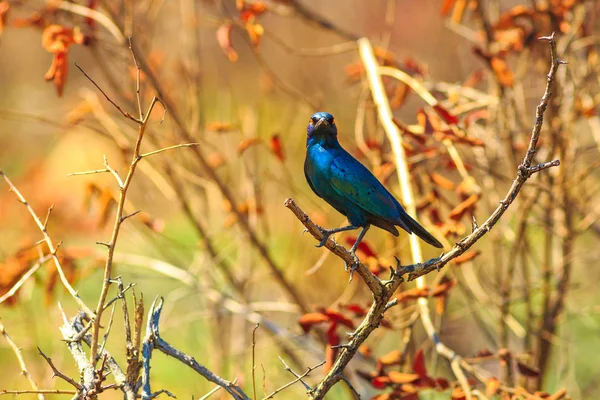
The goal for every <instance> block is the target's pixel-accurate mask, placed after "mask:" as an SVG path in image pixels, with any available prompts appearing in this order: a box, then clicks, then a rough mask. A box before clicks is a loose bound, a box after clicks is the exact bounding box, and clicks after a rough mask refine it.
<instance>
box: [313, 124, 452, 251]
mask: <svg viewBox="0 0 600 400" xmlns="http://www.w3.org/2000/svg"><path fill="white" fill-rule="evenodd" d="M306 130H307V139H306V159H305V161H304V175H305V176H306V180H307V181H308V184H309V185H310V187H311V189H312V190H313V191H314V192H315V193H316V194H317V195H318V196H319V197H321V198H322V199H323V200H325V201H326V202H327V203H329V204H330V205H331V206H332V207H333V208H335V209H336V210H337V211H339V212H340V213H342V214H343V215H345V216H346V217H347V218H348V221H349V222H350V224H351V225H349V226H347V227H343V228H337V229H330V230H323V236H324V239H323V240H322V241H321V243H320V244H319V246H323V245H324V244H325V242H326V241H327V238H328V237H329V236H330V235H331V234H333V233H336V232H341V231H346V230H352V229H358V228H363V229H362V230H361V232H360V234H359V235H358V238H357V240H356V242H355V243H354V245H353V246H352V249H351V252H352V253H353V254H354V252H355V251H356V248H357V247H358V244H359V243H360V241H361V240H362V238H363V237H364V235H365V233H366V232H367V230H368V229H369V227H370V225H375V226H377V227H379V228H381V229H385V230H386V231H388V232H390V233H392V234H394V235H395V236H398V230H397V229H396V226H399V227H401V228H402V229H404V230H405V231H407V232H408V233H415V234H416V235H417V236H419V237H420V238H421V239H423V240H424V241H425V242H427V243H429V244H431V245H432V246H435V247H438V248H441V247H442V244H441V243H440V242H439V241H438V240H437V239H436V238H434V237H433V236H432V235H431V234H430V233H429V232H427V231H426V230H425V228H423V227H422V226H421V225H419V223H418V222H417V221H415V220H414V219H412V218H411V217H410V216H409V215H408V214H407V213H406V211H404V209H403V208H402V206H401V205H400V203H398V201H397V200H396V199H395V198H394V196H392V195H391V194H390V192H388V191H387V189H386V188H385V187H384V186H383V185H382V184H381V183H380V182H379V181H378V180H377V178H375V176H374V175H373V174H372V173H371V172H370V171H369V170H368V169H367V168H366V167H365V166H364V165H362V164H361V163H360V162H359V161H358V160H356V159H355V158H354V157H352V155H350V153H348V152H347V151H346V150H344V149H343V148H342V146H340V144H339V142H338V140H337V127H336V125H335V122H334V119H333V115H331V114H329V113H326V112H318V113H315V114H314V115H313V116H312V117H311V119H310V121H309V123H308V127H307V128H306Z"/></svg>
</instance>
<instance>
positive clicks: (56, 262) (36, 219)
mask: <svg viewBox="0 0 600 400" xmlns="http://www.w3.org/2000/svg"><path fill="white" fill-rule="evenodd" d="M0 176H2V177H3V178H4V180H5V181H6V183H7V184H8V186H9V187H10V190H11V191H12V192H14V193H15V195H16V196H17V199H18V200H19V201H20V202H21V203H22V204H23V205H25V207H26V208H27V211H29V214H31V217H32V218H33V221H34V222H35V224H36V225H37V226H38V228H39V229H40V231H41V232H42V235H43V236H44V241H45V242H46V244H47V245H48V249H49V250H50V254H51V256H52V260H54V265H55V266H56V270H57V271H58V276H59V277H60V280H61V282H62V284H63V285H64V287H65V288H66V289H67V290H68V291H69V293H70V294H71V296H73V298H74V299H75V301H76V302H77V304H78V305H79V307H81V309H82V310H84V311H85V312H86V313H87V314H88V315H89V316H92V315H93V312H92V310H91V309H90V308H89V307H88V306H87V305H86V304H85V303H84V302H83V300H81V297H79V294H77V292H76V291H75V289H73V286H71V284H70V283H69V280H68V279H67V277H66V276H65V273H64V271H63V268H62V265H61V264H60V260H59V259H58V257H57V256H56V251H57V249H58V246H56V247H55V246H54V243H53V242H52V239H50V236H49V235H48V232H47V231H46V228H45V226H44V224H42V221H40V219H39V217H38V216H37V214H36V213H35V211H33V208H31V205H30V204H29V203H28V202H27V200H26V199H25V197H23V195H22V194H21V192H19V189H17V187H16V186H15V185H13V183H12V182H11V181H10V179H8V177H7V176H6V175H5V174H4V172H3V171H2V170H1V169H0Z"/></svg>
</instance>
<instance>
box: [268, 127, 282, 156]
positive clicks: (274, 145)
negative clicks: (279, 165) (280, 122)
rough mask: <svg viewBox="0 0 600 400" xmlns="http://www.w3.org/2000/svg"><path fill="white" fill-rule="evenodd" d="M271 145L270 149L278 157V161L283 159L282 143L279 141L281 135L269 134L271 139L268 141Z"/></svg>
mask: <svg viewBox="0 0 600 400" xmlns="http://www.w3.org/2000/svg"><path fill="white" fill-rule="evenodd" d="M269 144H270V145H271V151H272V152H273V154H275V157H277V158H278V159H279V161H281V162H284V161H285V154H284V153H283V145H282V143H281V136H280V135H279V134H278V133H276V134H274V135H273V136H271V140H270V141H269Z"/></svg>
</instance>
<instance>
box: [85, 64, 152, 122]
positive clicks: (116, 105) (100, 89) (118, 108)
mask: <svg viewBox="0 0 600 400" xmlns="http://www.w3.org/2000/svg"><path fill="white" fill-rule="evenodd" d="M75 66H76V67H77V69H79V70H80V71H81V73H82V74H83V75H85V77H86V78H88V80H89V81H90V82H92V83H93V84H94V86H96V89H98V90H99V91H100V93H102V95H104V98H105V99H106V100H108V102H109V103H110V104H112V105H113V106H115V108H116V109H117V110H119V112H120V113H121V114H122V115H123V116H124V117H125V118H127V119H129V120H131V121H133V122H135V123H136V124H140V123H142V120H139V119H137V118H135V117H134V116H133V115H131V114H129V113H128V112H127V111H124V110H123V109H122V108H121V107H120V106H119V105H118V104H117V103H115V102H114V101H113V100H112V99H111V98H110V97H109V96H108V95H107V94H106V93H105V92H104V90H102V88H101V87H100V86H98V84H97V83H96V81H94V80H93V79H92V78H91V77H90V76H89V75H88V74H86V73H85V71H84V70H83V68H81V67H80V66H79V65H78V64H77V63H75Z"/></svg>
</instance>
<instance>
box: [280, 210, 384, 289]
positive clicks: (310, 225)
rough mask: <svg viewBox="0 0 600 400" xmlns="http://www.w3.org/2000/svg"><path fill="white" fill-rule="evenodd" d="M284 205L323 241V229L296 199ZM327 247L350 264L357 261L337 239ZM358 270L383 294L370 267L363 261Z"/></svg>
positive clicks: (314, 235) (328, 242)
mask: <svg viewBox="0 0 600 400" xmlns="http://www.w3.org/2000/svg"><path fill="white" fill-rule="evenodd" d="M283 205H284V206H286V207H287V208H289V209H290V210H291V211H292V212H293V213H294V215H295V216H296V218H298V219H299V220H300V222H302V224H303V225H304V227H305V228H306V230H307V231H308V232H309V233H310V234H311V235H312V236H313V237H314V238H315V239H317V240H318V241H321V240H322V239H323V231H322V229H321V228H320V227H319V226H318V225H317V224H315V223H314V222H312V220H311V219H310V218H309V217H308V215H307V214H306V213H305V212H304V211H302V210H301V209H300V207H298V205H297V204H296V202H295V201H294V199H292V198H289V199H287V200H286V201H285V202H284V203H283ZM325 247H326V248H327V249H328V250H329V251H331V252H332V253H333V254H335V255H336V256H338V257H339V258H341V259H342V260H344V262H346V263H347V264H348V265H352V264H353V263H354V262H355V260H354V257H352V254H350V252H349V251H348V250H346V249H345V248H344V247H343V246H341V245H339V244H337V243H336V242H335V240H333V238H329V240H327V242H326V243H325ZM356 272H357V273H358V274H359V275H360V277H361V278H362V279H363V281H364V282H365V283H366V285H367V286H368V287H369V289H370V290H371V292H373V294H374V295H375V296H380V295H381V293H382V291H383V285H382V284H381V282H380V281H379V279H377V277H376V276H375V275H373V273H372V272H371V271H370V270H369V268H367V267H366V266H365V265H364V264H363V263H360V264H359V265H358V267H357V268H356Z"/></svg>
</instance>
